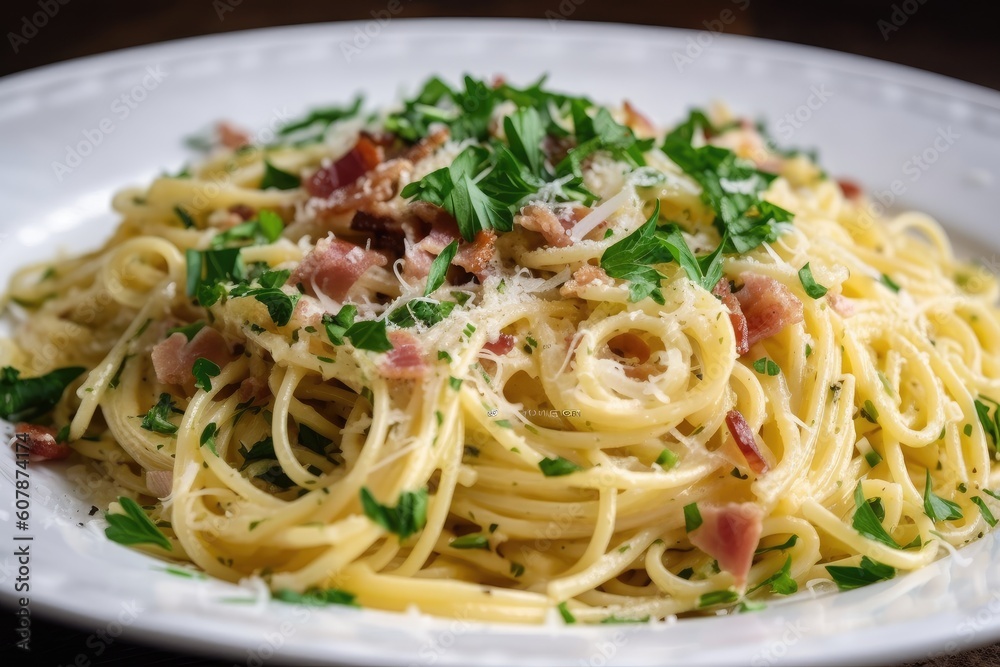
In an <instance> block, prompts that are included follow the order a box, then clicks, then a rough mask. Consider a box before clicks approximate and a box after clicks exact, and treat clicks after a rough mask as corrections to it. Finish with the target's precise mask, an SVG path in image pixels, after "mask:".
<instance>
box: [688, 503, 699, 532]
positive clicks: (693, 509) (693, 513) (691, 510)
mask: <svg viewBox="0 0 1000 667" xmlns="http://www.w3.org/2000/svg"><path fill="white" fill-rule="evenodd" d="M701 524H702V518H701V511H700V510H699V509H698V503H691V504H690V505H685V506H684V530H685V531H687V532H689V533H690V532H692V531H695V530H698V529H699V528H701Z"/></svg>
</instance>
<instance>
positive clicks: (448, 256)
mask: <svg viewBox="0 0 1000 667" xmlns="http://www.w3.org/2000/svg"><path fill="white" fill-rule="evenodd" d="M457 252H458V241H452V242H451V243H449V244H448V245H446V246H445V247H444V250H442V251H441V254H440V255H438V256H437V257H435V258H434V261H433V262H432V263H431V270H430V272H429V273H428V274H427V286H426V287H424V296H430V295H431V294H433V293H434V292H435V291H437V289H438V288H439V287H441V285H443V284H444V278H445V274H447V273H448V267H449V266H451V260H453V259H455V254H456V253H457Z"/></svg>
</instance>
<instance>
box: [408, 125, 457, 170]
mask: <svg viewBox="0 0 1000 667" xmlns="http://www.w3.org/2000/svg"><path fill="white" fill-rule="evenodd" d="M449 137H451V130H449V129H448V128H447V127H443V126H442V127H439V128H437V129H436V130H434V131H433V132H431V133H430V134H428V135H427V136H426V137H424V138H423V139H421V140H420V141H418V142H417V143H416V144H414V145H413V146H411V147H410V148H409V149H408V150H407V151H406V152H405V153H403V159H404V160H409V161H410V162H412V163H413V164H416V163H418V162H420V161H421V160H423V159H425V158H428V157H430V156H431V155H433V154H434V153H435V152H436V151H437V149H439V148H441V147H442V146H444V145H445V144H446V143H448V139H449Z"/></svg>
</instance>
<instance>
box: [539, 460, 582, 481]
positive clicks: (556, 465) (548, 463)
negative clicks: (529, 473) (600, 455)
mask: <svg viewBox="0 0 1000 667" xmlns="http://www.w3.org/2000/svg"><path fill="white" fill-rule="evenodd" d="M538 468H539V469H540V470H541V471H542V474H543V475H545V476H546V477H562V476H563V475H569V474H571V473H574V472H577V471H580V470H583V468H581V467H580V466H578V465H577V464H575V463H573V462H572V461H570V460H568V459H564V458H563V457H561V456H557V457H556V458H554V459H552V458H544V459H542V460H541V461H539V462H538Z"/></svg>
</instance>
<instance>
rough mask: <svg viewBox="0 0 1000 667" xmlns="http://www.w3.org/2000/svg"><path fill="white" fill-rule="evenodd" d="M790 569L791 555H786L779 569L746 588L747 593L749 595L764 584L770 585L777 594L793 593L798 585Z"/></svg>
mask: <svg viewBox="0 0 1000 667" xmlns="http://www.w3.org/2000/svg"><path fill="white" fill-rule="evenodd" d="M791 571H792V557H791V556H788V557H787V558H786V559H785V564H784V565H782V566H781V569H780V570H778V571H777V572H775V573H774V574H772V575H771V576H770V577H768V578H767V579H765V580H764V581H762V582H760V583H759V584H757V585H756V586H754V587H753V588H751V589H750V590H748V591H747V594H748V595H749V594H750V593H753V592H754V591H756V590H758V589H761V588H763V587H764V586H770V587H771V592H772V593H777V594H778V595H791V594H792V593H795V592H796V591H798V590H799V585H798V583H797V582H796V581H795V580H794V579H792V575H791Z"/></svg>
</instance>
